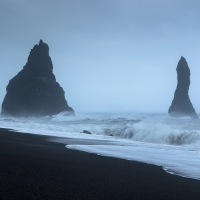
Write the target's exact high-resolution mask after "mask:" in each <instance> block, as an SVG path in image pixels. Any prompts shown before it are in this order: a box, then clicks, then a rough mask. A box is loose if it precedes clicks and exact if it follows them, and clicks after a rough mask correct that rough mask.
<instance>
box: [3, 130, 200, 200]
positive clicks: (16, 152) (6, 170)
mask: <svg viewBox="0 0 200 200" xmlns="http://www.w3.org/2000/svg"><path fill="white" fill-rule="evenodd" d="M51 138H53V137H51V136H43V135H35V134H29V133H27V134H26V133H19V132H15V131H13V130H12V131H9V130H8V129H3V128H1V129H0V148H1V150H0V159H1V164H0V178H1V183H0V198H1V199H22V198H26V199H28V198H29V199H30V198H31V199H34V198H35V199H200V190H199V188H200V181H199V180H195V179H189V178H184V177H180V176H177V175H172V174H169V173H167V172H165V171H164V170H163V169H162V167H159V166H155V165H150V164H145V163H140V162H137V161H128V160H122V159H118V158H112V157H104V156H98V155H95V154H91V153H86V152H82V151H76V150H71V149H68V148H65V145H64V144H62V143H56V142H52V141H51V140H50V139H51Z"/></svg>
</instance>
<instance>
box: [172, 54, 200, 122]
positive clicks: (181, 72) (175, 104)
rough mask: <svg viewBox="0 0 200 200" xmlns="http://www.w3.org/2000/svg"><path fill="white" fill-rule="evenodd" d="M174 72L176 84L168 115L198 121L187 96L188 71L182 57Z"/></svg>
mask: <svg viewBox="0 0 200 200" xmlns="http://www.w3.org/2000/svg"><path fill="white" fill-rule="evenodd" d="M176 71H177V79H178V83H177V87H176V91H175V93H174V99H173V101H172V104H171V106H170V108H169V111H168V113H169V115H170V116H172V117H184V116H190V117H191V118H193V119H198V116H197V114H196V111H195V109H194V108H193V105H192V103H191V101H190V98H189V95H188V91H189V86H190V69H189V67H188V64H187V61H186V60H185V58H184V57H182V56H181V59H180V60H179V62H178V66H177V68H176Z"/></svg>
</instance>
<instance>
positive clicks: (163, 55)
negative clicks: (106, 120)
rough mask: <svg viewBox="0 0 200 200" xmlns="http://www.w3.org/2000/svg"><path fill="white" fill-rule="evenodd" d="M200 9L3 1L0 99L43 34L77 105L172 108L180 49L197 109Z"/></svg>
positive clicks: (118, 0)
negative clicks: (185, 62) (185, 63)
mask: <svg viewBox="0 0 200 200" xmlns="http://www.w3.org/2000/svg"><path fill="white" fill-rule="evenodd" d="M199 8H200V1H199V0H193V1H190V0H57V1H55V0H42V1H41V0H1V1H0V70H1V79H0V82H1V84H0V102H1V103H2V101H3V98H4V96H5V93H6V91H5V89H6V85H7V84H8V81H9V80H10V79H11V78H12V77H13V76H15V75H16V74H17V73H18V72H19V71H20V70H21V69H22V67H23V66H24V65H25V64H26V61H27V57H28V55H29V52H30V50H31V48H32V47H33V45H35V44H36V43H38V42H39V40H40V39H43V41H44V42H46V43H47V44H48V45H49V48H50V56H51V58H52V61H53V65H54V74H55V76H56V78H57V81H58V82H59V83H60V85H61V86H62V87H63V89H64V91H65V96H66V99H67V101H68V104H69V105H70V106H71V107H72V108H73V109H74V110H75V111H141V112H167V111H168V108H169V106H170V105H171V101H172V99H173V95H174V91H175V88H176V81H177V80H176V71H175V70H176V66H177V63H178V61H179V59H180V57H181V55H182V56H184V57H185V58H186V60H187V62H188V64H189V67H190V70H191V86H190V99H191V102H192V103H193V106H194V108H195V109H196V111H197V112H200V104H199V102H200V95H199V85H200V79H199V77H200V67H199V65H200V56H199V54H200V26H199V23H200V12H199Z"/></svg>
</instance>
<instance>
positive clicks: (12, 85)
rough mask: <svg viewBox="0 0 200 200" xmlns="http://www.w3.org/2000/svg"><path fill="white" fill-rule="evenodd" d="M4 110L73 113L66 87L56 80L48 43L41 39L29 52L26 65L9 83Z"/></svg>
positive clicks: (27, 113) (22, 113)
mask: <svg viewBox="0 0 200 200" xmlns="http://www.w3.org/2000/svg"><path fill="white" fill-rule="evenodd" d="M6 90H7V94H6V95H5V98H4V100H3V103H2V114H8V115H12V116H45V115H54V114H58V113H60V112H62V111H68V112H69V113H71V114H73V113H74V111H73V109H72V108H70V107H69V106H68V104H67V101H66V100H65V96H64V91H63V89H62V87H60V85H59V83H58V82H56V78H55V76H54V74H53V64H52V61H51V58H50V56H49V47H48V45H47V44H45V43H43V41H42V40H40V42H39V45H37V44H36V45H35V46H34V47H33V49H32V50H31V52H30V55H29V57H28V61H27V63H26V65H25V66H24V67H23V69H22V70H21V71H20V72H19V73H18V74H17V75H16V76H15V77H13V78H12V79H11V80H10V81H9V84H8V85H7V87H6Z"/></svg>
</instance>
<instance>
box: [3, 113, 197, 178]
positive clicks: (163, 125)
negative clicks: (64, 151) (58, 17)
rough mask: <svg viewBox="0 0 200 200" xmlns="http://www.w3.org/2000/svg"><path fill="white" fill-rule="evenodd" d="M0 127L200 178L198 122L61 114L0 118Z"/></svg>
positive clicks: (151, 116) (160, 116)
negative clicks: (44, 136) (84, 131)
mask: <svg viewBox="0 0 200 200" xmlns="http://www.w3.org/2000/svg"><path fill="white" fill-rule="evenodd" d="M0 127H1V128H9V129H13V130H15V131H18V132H22V133H24V134H26V133H32V134H40V135H49V136H55V137H52V138H50V140H51V141H53V142H59V143H63V144H64V145H65V147H66V148H69V149H73V150H79V151H85V152H89V153H94V154H98V155H101V156H109V157H116V158H120V159H126V160H134V161H139V162H144V163H148V164H154V165H157V166H161V167H162V168H163V169H164V170H165V171H166V172H168V173H171V174H174V175H179V176H183V177H187V178H193V179H198V180H200V170H199V167H200V120H192V119H190V118H187V117H185V118H171V117H169V116H168V115H167V114H158V113H139V114H133V113H123V114H119V113H76V116H68V115H67V113H60V114H58V115H54V116H46V117H42V118H34V117H30V118H14V117H5V116H1V117H0ZM83 130H87V131H89V132H90V133H91V134H85V133H83Z"/></svg>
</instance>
